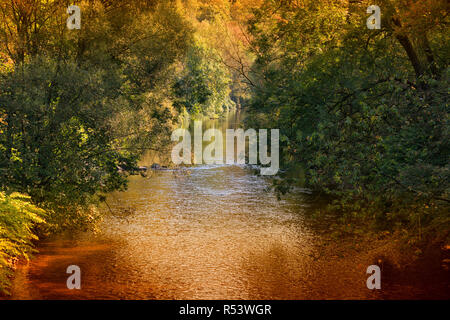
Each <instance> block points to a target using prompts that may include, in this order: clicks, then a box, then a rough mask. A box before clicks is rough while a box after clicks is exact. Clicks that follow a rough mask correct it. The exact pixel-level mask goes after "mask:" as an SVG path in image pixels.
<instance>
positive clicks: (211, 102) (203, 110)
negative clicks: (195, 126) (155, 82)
mask: <svg viewBox="0 0 450 320" xmlns="http://www.w3.org/2000/svg"><path fill="white" fill-rule="evenodd" d="M219 59H220V58H219V55H218V53H217V52H216V51H215V50H214V49H212V48H210V47H208V46H207V44H205V43H202V42H200V41H196V42H195V43H193V44H192V45H191V47H190V48H189V50H188V54H187V57H186V62H185V68H184V73H183V75H182V76H181V77H180V78H179V80H178V81H177V82H176V83H175V84H174V93H175V95H176V97H177V98H178V99H177V100H176V101H175V106H176V107H178V109H179V110H183V108H185V109H186V110H187V111H188V112H189V113H193V114H206V115H214V114H220V113H222V112H223V111H225V110H228V109H229V108H232V107H234V102H233V101H232V100H231V99H230V83H231V78H230V74H229V73H228V70H227V69H226V68H225V66H223V65H222V64H220V62H219Z"/></svg>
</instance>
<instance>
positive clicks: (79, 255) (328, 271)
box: [11, 123, 414, 299]
mask: <svg viewBox="0 0 450 320" xmlns="http://www.w3.org/2000/svg"><path fill="white" fill-rule="evenodd" d="M229 125H230V123H226V124H225V125H222V128H224V127H226V126H229ZM268 185H269V182H268V181H267V180H266V179H265V178H262V177H260V176H257V175H255V174H254V173H252V172H250V171H249V170H247V169H246V168H244V167H242V166H234V165H210V166H196V167H192V168H189V169H188V170H182V171H179V170H174V171H171V170H162V171H154V172H153V173H152V174H151V175H149V177H147V178H143V177H140V176H132V177H130V186H129V189H128V191H126V192H123V193H114V194H111V195H110V197H109V199H108V203H109V206H110V207H111V211H112V214H109V215H108V216H106V218H105V219H104V221H103V222H102V224H101V225H100V227H99V230H100V231H99V232H98V233H92V232H88V233H82V234H77V235H74V236H73V237H72V238H71V239H69V238H67V237H66V238H64V237H63V238H59V239H54V240H52V241H47V242H44V243H42V244H41V245H40V247H39V251H40V253H39V254H38V255H37V256H36V257H35V259H33V260H32V261H31V262H30V263H29V264H27V265H25V266H23V267H21V268H19V270H18V271H17V273H16V276H15V280H14V283H13V288H12V293H13V294H12V297H11V298H13V299H75V298H76V299H315V298H320V299H322V298H339V299H343V298H347V299H348V298H370V297H373V293H372V292H370V290H368V289H367V287H366V279H367V275H366V274H365V268H366V267H367V266H366V265H364V264H360V263H358V261H356V260H352V261H344V262H342V263H340V264H339V265H334V264H333V262H332V261H331V260H330V262H329V263H328V259H321V260H320V261H319V262H317V261H316V258H315V257H316V254H315V253H314V248H315V242H316V240H317V236H316V235H315V234H314V232H313V231H312V230H311V229H310V228H309V227H308V225H307V223H306V222H305V219H304V217H305V214H307V213H308V212H309V211H308V210H310V208H309V207H308V205H307V204H306V202H305V198H304V195H302V194H301V193H297V194H296V196H295V197H294V196H293V197H290V198H284V199H283V200H277V198H276V197H275V195H274V194H273V193H271V192H268V191H267V190H266V189H267V187H268ZM69 265H77V266H79V267H80V268H81V279H82V281H81V283H82V288H81V290H69V289H67V287H66V280H67V277H68V276H69V275H68V274H66V269H67V267H68V266H69ZM404 289H405V288H402V291H405V290H404ZM406 289H407V290H410V291H411V292H413V291H414V290H412V288H406Z"/></svg>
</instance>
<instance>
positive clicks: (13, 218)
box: [0, 192, 46, 293]
mask: <svg viewBox="0 0 450 320" xmlns="http://www.w3.org/2000/svg"><path fill="white" fill-rule="evenodd" d="M45 217H46V213H45V211H44V210H42V209H40V208H38V207H36V206H34V205H32V204H31V199H30V197H29V196H24V195H22V194H19V193H13V194H11V195H5V193H3V192H0V292H3V293H8V291H7V289H8V286H9V276H10V275H11V273H12V268H13V267H14V265H15V263H16V262H17V260H18V259H26V260H28V259H29V258H30V255H31V253H32V252H33V241H36V240H38V237H37V235H36V234H35V229H36V228H35V227H36V225H37V224H44V223H45Z"/></svg>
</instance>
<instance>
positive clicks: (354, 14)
mask: <svg viewBox="0 0 450 320" xmlns="http://www.w3.org/2000/svg"><path fill="white" fill-rule="evenodd" d="M400 2H401V1H397V2H394V3H393V4H392V5H394V6H395V5H400V4H399V3H400ZM333 4H334V5H333ZM415 5H416V3H413V4H410V7H409V8H407V9H405V8H403V7H402V9H401V10H400V9H399V10H398V11H396V10H393V9H392V8H391V10H385V11H383V15H384V20H383V25H384V29H382V30H380V31H374V30H368V29H367V28H366V27H365V18H366V16H364V15H363V14H364V13H365V8H366V7H367V6H365V3H362V4H360V5H357V6H356V7H352V6H349V7H347V8H346V7H344V6H342V5H341V3H338V2H331V3H330V2H329V1H305V2H304V3H303V4H302V5H298V6H297V5H295V4H294V3H286V2H279V3H278V2H277V3H276V4H275V3H272V2H266V4H265V5H264V6H262V7H261V8H260V9H259V10H257V11H256V14H255V18H254V19H253V20H252V21H251V22H250V25H249V30H250V32H251V33H252V35H253V36H254V43H253V47H254V48H255V54H257V55H258V58H257V61H256V65H255V70H256V72H255V73H253V75H252V76H253V77H254V82H255V83H258V85H257V86H255V88H254V92H253V96H254V99H253V104H252V111H253V113H254V116H252V117H251V122H249V125H252V126H261V127H272V128H280V134H281V151H282V155H281V156H282V163H283V165H284V167H285V168H287V169H289V168H295V167H296V166H298V165H299V164H301V165H302V167H303V168H304V170H305V178H306V185H307V186H308V187H310V188H311V189H314V190H315V191H317V192H320V193H323V194H326V195H329V196H331V198H332V199H335V201H334V202H333V204H332V205H331V206H329V209H330V210H331V211H333V212H336V213H339V214H340V215H341V217H343V219H344V220H348V219H352V217H353V218H363V219H367V221H372V222H373V224H374V225H376V226H377V227H381V228H390V227H393V226H395V225H399V226H404V225H409V226H410V227H411V226H413V225H415V224H416V223H417V216H422V217H427V218H426V219H422V223H424V224H425V223H432V222H431V221H432V220H433V219H440V221H441V222H444V223H445V224H446V225H447V230H448V225H449V219H448V215H447V214H445V212H446V211H447V210H448V202H449V191H450V190H449V188H450V175H449V174H450V167H449V147H450V146H449V141H450V139H449V138H450V136H449V116H448V107H449V106H448V88H449V75H450V71H449V68H448V44H449V41H448V40H449V39H448V32H446V30H445V28H443V27H442V26H443V25H444V23H443V19H445V18H444V17H445V16H443V15H441V13H442V12H441V11H439V10H437V9H436V10H435V11H433V14H435V15H436V16H435V18H436V19H435V20H434V21H433V22H429V23H428V24H426V25H422V26H421V27H420V29H421V30H417V28H418V27H416V26H414V28H413V27H411V25H410V24H407V22H408V21H412V17H414V16H416V12H415V10H417V8H416V7H415ZM420 8H421V9H420V10H428V9H427V8H422V7H420ZM429 8H433V7H432V6H431V5H430V6H429ZM429 10H431V9H429ZM433 10H434V9H433ZM397 12H399V13H397ZM422 13H423V11H422ZM398 19H400V20H402V21H403V22H404V24H403V27H402V28H400V27H398V26H397V25H396V21H397V20H398ZM436 22H437V23H436ZM447 31H448V30H447ZM446 34H447V36H445V35H446ZM428 38H429V39H428ZM443 39H445V40H443ZM415 44H417V45H415ZM428 46H429V48H428ZM428 49H430V50H428ZM424 52H425V53H424ZM414 57H418V59H414ZM261 114H263V115H262V116H261ZM286 172H288V173H289V170H287V171H286ZM289 174H290V173H289ZM289 174H282V175H281V176H282V177H283V178H284V179H283V180H281V182H280V181H277V183H276V187H277V189H278V190H279V191H280V192H286V191H288V190H289V189H290V186H291V185H292V184H295V183H296V180H297V179H295V178H292V176H290V175H289ZM425 207H428V208H433V209H430V210H428V209H427V210H425V211H426V213H424V212H422V209H423V208H425ZM441 218H442V219H441ZM411 228H413V227H411ZM444 230H445V228H444Z"/></svg>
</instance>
